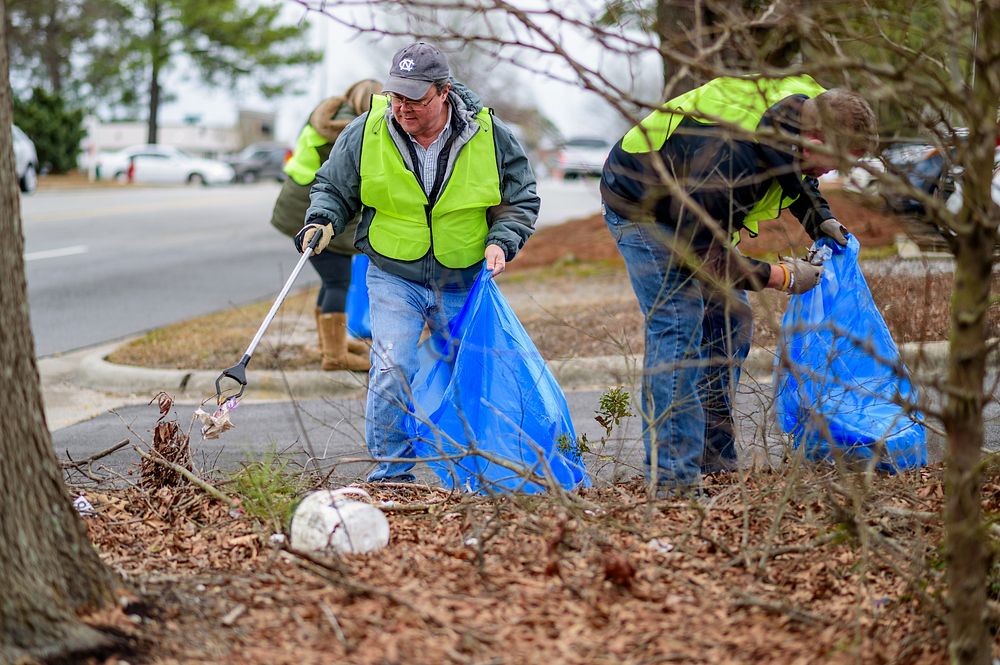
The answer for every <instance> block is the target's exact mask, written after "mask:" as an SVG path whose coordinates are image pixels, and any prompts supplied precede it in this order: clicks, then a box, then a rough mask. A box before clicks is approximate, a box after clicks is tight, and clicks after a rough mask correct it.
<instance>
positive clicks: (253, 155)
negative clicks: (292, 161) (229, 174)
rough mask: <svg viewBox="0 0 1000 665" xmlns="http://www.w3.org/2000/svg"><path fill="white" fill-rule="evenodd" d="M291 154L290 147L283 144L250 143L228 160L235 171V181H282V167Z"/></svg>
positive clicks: (283, 175)
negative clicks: (266, 179)
mask: <svg viewBox="0 0 1000 665" xmlns="http://www.w3.org/2000/svg"><path fill="white" fill-rule="evenodd" d="M291 156H292V151H291V149H290V148H288V146H286V145H284V144H281V143H252V144H250V145H248V146H247V147H246V148H244V149H243V150H242V151H241V152H240V153H239V154H238V155H236V156H235V157H233V158H232V159H230V160H228V161H229V163H230V165H232V167H233V170H234V171H236V182H246V183H250V182H257V181H258V180H260V179H261V178H269V179H274V180H278V181H282V180H284V179H285V172H284V171H283V170H282V169H283V168H284V166H285V162H287V161H288V158H289V157H291Z"/></svg>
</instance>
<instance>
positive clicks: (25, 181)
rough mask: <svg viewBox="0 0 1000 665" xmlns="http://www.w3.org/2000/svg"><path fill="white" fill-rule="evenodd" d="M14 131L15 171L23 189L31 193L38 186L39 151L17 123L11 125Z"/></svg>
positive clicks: (26, 192)
mask: <svg viewBox="0 0 1000 665" xmlns="http://www.w3.org/2000/svg"><path fill="white" fill-rule="evenodd" d="M11 127H12V129H13V132H14V167H15V171H14V173H15V174H16V175H17V183H18V185H19V186H20V187H21V191H22V192H24V193H25V194H31V193H32V192H33V191H35V190H36V189H37V188H38V153H37V152H36V151H35V144H34V142H33V141H32V140H31V139H29V138H28V135H27V134H25V133H24V132H22V131H21V128H20V127H18V126H17V125H11Z"/></svg>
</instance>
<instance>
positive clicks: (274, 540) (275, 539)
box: [268, 533, 288, 545]
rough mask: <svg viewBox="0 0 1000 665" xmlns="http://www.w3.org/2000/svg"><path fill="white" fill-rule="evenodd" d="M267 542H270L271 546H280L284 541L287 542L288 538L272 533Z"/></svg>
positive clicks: (281, 534)
mask: <svg viewBox="0 0 1000 665" xmlns="http://www.w3.org/2000/svg"><path fill="white" fill-rule="evenodd" d="M268 540H270V541H271V544H272V545H282V544H284V543H285V541H286V540H288V538H286V537H285V534H283V533H272V534H271V537H270V538H269V539H268Z"/></svg>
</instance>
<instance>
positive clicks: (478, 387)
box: [407, 268, 590, 494]
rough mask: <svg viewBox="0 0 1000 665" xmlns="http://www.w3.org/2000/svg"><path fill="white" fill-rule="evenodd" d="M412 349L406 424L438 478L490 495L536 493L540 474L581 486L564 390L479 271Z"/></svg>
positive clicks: (583, 478)
mask: <svg viewBox="0 0 1000 665" xmlns="http://www.w3.org/2000/svg"><path fill="white" fill-rule="evenodd" d="M418 353H419V355H420V370H419V371H418V373H417V376H416V378H415V379H414V381H413V393H412V405H411V413H410V417H409V418H408V419H407V421H408V432H409V434H410V437H411V440H412V441H413V444H414V450H415V452H416V454H417V457H419V458H423V459H425V460H427V463H428V464H429V465H430V466H431V468H432V469H434V472H435V473H437V475H438V477H440V478H441V482H442V483H443V484H444V486H445V487H447V488H449V489H450V488H459V489H462V490H466V491H469V492H480V493H483V494H495V493H504V492H523V493H536V492H543V491H545V489H546V487H545V486H544V485H543V484H542V483H541V482H538V481H540V480H542V479H548V480H549V482H550V484H551V483H552V482H555V483H558V484H559V485H561V486H562V487H563V488H565V489H573V488H576V487H589V486H590V478H589V477H588V475H587V472H586V469H585V468H584V465H583V462H582V460H581V459H580V455H579V450H578V448H577V443H576V433H575V431H574V429H573V423H572V421H571V420H570V416H569V408H568V407H567V405H566V397H565V395H563V392H562V389H561V388H560V387H559V384H558V383H557V382H556V380H555V377H553V376H552V373H551V372H550V371H549V369H548V367H547V366H546V364H545V361H544V360H543V359H542V357H541V355H540V354H539V353H538V349H536V348H535V345H534V344H533V343H532V341H531V338H530V337H528V333H527V332H526V331H525V330H524V327H523V326H521V322H520V321H518V319H517V316H516V315H515V314H514V312H513V310H512V309H511V307H510V305H509V304H508V303H507V301H506V299H505V298H504V297H503V295H502V294H501V293H500V289H498V288H497V286H496V284H495V283H494V282H493V279H492V275H491V272H490V271H489V270H487V269H485V268H484V269H483V270H482V272H480V273H479V276H478V277H477V278H476V281H475V283H474V284H473V286H472V289H471V291H470V292H469V297H468V300H466V303H465V306H464V307H463V308H462V310H461V312H459V314H458V315H457V316H456V317H455V318H454V320H452V321H451V322H450V324H449V326H448V330H447V331H440V332H439V333H436V334H434V335H432V336H431V337H430V338H429V339H427V340H426V341H425V342H423V343H422V344H421V346H420V349H419V351H418ZM473 450H475V451H478V452H480V453H482V454H481V455H477V454H475V453H474V452H471V451H473ZM455 456H457V457H455ZM442 457H450V458H451V459H440V458H442ZM435 458H438V459H435ZM533 478H534V479H535V480H532V479H533Z"/></svg>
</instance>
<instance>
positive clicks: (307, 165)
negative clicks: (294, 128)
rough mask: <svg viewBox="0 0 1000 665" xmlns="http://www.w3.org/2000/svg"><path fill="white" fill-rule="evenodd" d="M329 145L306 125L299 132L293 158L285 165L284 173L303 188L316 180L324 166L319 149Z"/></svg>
mask: <svg viewBox="0 0 1000 665" xmlns="http://www.w3.org/2000/svg"><path fill="white" fill-rule="evenodd" d="M327 143H329V141H328V140H327V139H325V138H324V137H323V136H322V135H321V134H320V133H319V132H317V131H316V130H315V128H313V126H312V125H310V124H309V123H306V126H305V127H303V128H302V131H301V132H299V140H298V141H296V142H295V150H294V151H292V156H291V158H289V160H288V161H287V162H286V163H285V166H284V171H285V173H287V174H288V177H289V178H291V179H292V180H294V181H295V182H296V183H298V184H299V185H302V186H303V187H304V186H306V185H308V184H309V183H311V182H312V181H313V180H315V179H316V171H319V167H320V166H322V165H323V163H322V161H321V157H320V154H319V150H318V149H319V148H321V147H323V146H324V145H326V144H327Z"/></svg>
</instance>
